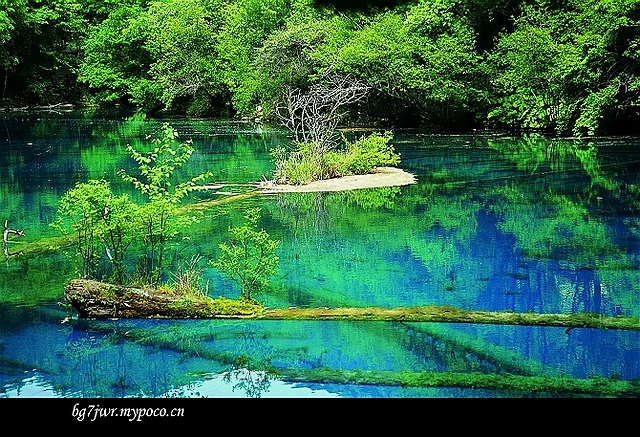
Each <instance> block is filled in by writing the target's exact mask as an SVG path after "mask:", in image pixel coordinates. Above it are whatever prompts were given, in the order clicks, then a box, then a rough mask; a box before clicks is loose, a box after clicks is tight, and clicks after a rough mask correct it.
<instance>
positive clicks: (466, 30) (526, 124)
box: [0, 0, 640, 135]
mask: <svg viewBox="0 0 640 437" xmlns="http://www.w3.org/2000/svg"><path fill="white" fill-rule="evenodd" d="M639 20H640V2H638V1H636V0H616V1H613V0H570V1H566V2H558V1H554V0H500V1H487V0H405V1H401V0H396V1H370V2H333V1H327V0H315V1H314V0H267V1H258V0H125V1H116V0H0V41H2V45H1V46H0V69H1V72H2V94H1V96H0V98H1V99H2V104H3V106H5V107H12V106H13V107H15V106H21V105H36V104H53V103H61V102H71V103H98V104H101V105H106V104H109V103H119V104H126V105H131V106H133V107H136V108H138V109H140V110H142V111H145V112H151V111H156V110H158V109H164V110H171V111H175V112H177V113H182V114H191V115H203V116H238V117H242V116H246V117H262V118H263V119H266V120H272V121H277V113H276V108H278V107H279V106H282V105H283V104H284V103H285V99H286V96H287V93H290V92H291V91H292V90H294V91H295V92H299V93H301V94H304V93H307V92H308V91H309V90H310V89H315V88H318V87H323V86H326V84H325V83H323V81H324V80H326V78H330V77H337V76H340V77H347V76H348V77H353V78H354V79H356V80H358V81H359V82H361V83H363V84H365V85H366V86H367V87H369V88H370V90H371V91H370V92H369V93H368V95H367V98H366V99H364V100H361V101H358V102H357V103H354V104H353V105H351V107H349V108H348V110H347V115H348V116H347V117H346V118H345V122H351V123H353V122H363V123H372V122H376V123H385V122H386V123H388V124H389V125H392V126H394V125H395V126H402V125H405V126H428V127H433V128H438V129H469V128H504V129H534V130H542V131H549V132H554V133H559V134H570V135H594V134H602V133H615V132H629V131H634V130H635V129H637V128H636V126H637V125H638V124H637V121H638V118H639V113H638V103H640V102H639V97H640V33H639V29H640V27H639V26H638V22H639Z"/></svg>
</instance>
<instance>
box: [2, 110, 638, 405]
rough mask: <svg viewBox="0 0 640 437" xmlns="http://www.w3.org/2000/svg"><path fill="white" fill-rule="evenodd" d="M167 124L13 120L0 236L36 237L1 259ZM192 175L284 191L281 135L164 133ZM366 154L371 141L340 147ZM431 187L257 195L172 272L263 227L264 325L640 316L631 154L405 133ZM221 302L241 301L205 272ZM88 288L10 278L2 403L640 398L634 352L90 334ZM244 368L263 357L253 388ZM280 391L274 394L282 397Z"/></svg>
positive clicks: (569, 144)
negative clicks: (550, 389)
mask: <svg viewBox="0 0 640 437" xmlns="http://www.w3.org/2000/svg"><path fill="white" fill-rule="evenodd" d="M162 121H165V120H161V119H145V118H140V117H127V116H123V115H115V114H102V113H77V112H74V113H65V114H52V113H38V114H17V115H16V114H5V115H4V117H3V127H4V129H0V131H2V132H0V133H1V136H0V140H1V141H2V148H1V149H0V196H1V197H0V219H4V220H9V224H10V227H15V228H20V229H23V230H24V231H25V237H20V238H16V239H13V241H12V242H11V245H10V247H9V249H12V248H13V247H15V248H18V247H20V244H25V243H26V244H28V243H31V242H34V243H35V242H37V241H38V240H39V239H41V238H46V237H52V236H56V235H58V233H57V231H56V230H55V229H53V228H52V227H51V226H50V225H49V224H50V223H51V222H52V221H54V220H55V218H56V215H57V213H56V211H57V207H58V203H59V199H60V196H62V195H63V194H64V193H65V192H66V191H67V190H68V189H69V188H70V187H72V186H73V184H75V183H76V182H84V181H87V180H89V179H98V178H105V179H107V180H109V181H111V182H112V183H113V185H114V187H115V189H117V190H120V191H126V190H130V188H129V187H128V186H127V185H126V184H125V183H124V181H122V180H121V179H120V178H119V177H118V176H117V171H118V170H119V169H120V168H125V169H127V170H131V169H133V168H134V166H133V164H132V162H131V160H130V159H129V157H128V155H127V152H126V146H127V144H130V143H132V144H136V145H137V144H141V143H142V142H143V141H144V138H145V136H146V135H150V134H153V133H155V132H157V131H158V129H159V126H160V125H161V123H162ZM169 121H170V122H171V123H172V125H173V126H174V127H175V128H176V129H177V130H178V131H179V132H180V135H181V138H184V139H186V138H190V139H193V141H194V145H195V147H196V153H195V154H194V155H193V157H192V159H191V160H190V163H189V166H188V169H185V176H191V175H195V174H199V173H200V172H202V171H205V170H211V171H212V172H213V173H214V178H213V179H214V180H213V183H220V184H225V187H224V188H222V189H219V190H210V191H205V192H202V193H199V194H197V195H194V196H193V197H192V198H190V199H188V201H193V202H196V201H203V200H211V199H218V198H224V197H227V196H230V195H232V194H234V193H237V192H242V191H247V190H249V189H250V187H251V184H252V183H253V182H256V181H259V180H261V179H262V178H263V175H264V176H266V177H269V176H270V172H271V171H272V169H273V162H272V161H271V158H270V155H269V150H270V149H271V148H272V147H274V146H277V145H281V144H286V142H287V141H288V138H287V133H286V131H283V130H282V129H278V128H273V127H256V126H253V125H249V124H243V123H237V122H228V121H212V120H189V119H171V120H169ZM346 134H347V135H352V136H355V135H358V134H359V133H358V132H347V133H346ZM393 142H394V146H395V147H396V150H398V151H399V152H400V153H401V159H402V161H401V164H400V167H401V168H403V169H405V170H407V171H409V172H411V173H413V174H414V175H415V176H416V178H417V183H416V184H414V185H410V186H405V187H396V188H382V189H367V190H357V191H351V192H334V193H290V194H278V195H258V196H253V197H250V198H248V199H246V200H242V201H237V202H232V203H229V204H227V205H226V206H224V207H216V208H211V209H210V210H207V211H205V212H204V215H203V216H202V217H201V219H200V222H199V223H198V224H197V225H196V226H194V227H192V228H190V229H189V230H188V232H187V235H186V236H188V237H189V238H188V240H185V241H184V242H183V244H182V245H181V246H180V248H179V250H178V251H176V252H175V253H173V254H172V256H173V258H172V260H173V265H174V266H178V265H180V264H181V263H182V262H184V261H185V260H188V259H190V258H191V257H192V256H193V255H197V254H199V255H202V256H203V258H204V259H205V260H207V259H212V258H214V257H215V256H216V254H217V252H216V251H217V244H218V243H219V242H223V241H225V238H227V237H228V234H227V229H228V227H229V226H233V225H237V224H239V223H241V220H242V212H243V210H244V208H246V207H249V206H259V207H260V208H261V211H262V218H261V220H260V226H262V227H263V228H264V229H265V230H267V231H268V232H269V234H270V235H271V236H272V237H273V238H275V239H278V240H280V242H281V246H280V248H279V250H278V256H279V258H280V270H279V273H278V274H277V275H276V276H274V277H273V278H271V287H270V290H269V292H268V293H266V294H264V295H260V296H258V298H259V300H261V301H262V302H264V303H265V305H267V306H269V307H284V308H286V307H290V306H297V307H337V306H358V307H359V306H382V307H396V306H415V305H451V306H454V307H459V308H464V309H479V310H490V311H504V310H511V311H515V312H528V311H531V312H536V313H575V312H593V313H600V314H606V315H622V316H629V317H639V316H640V280H639V279H640V270H639V269H638V266H639V263H638V255H639V254H640V245H639V236H640V226H639V225H640V223H639V220H638V218H639V216H638V210H639V208H640V202H639V201H640V197H639V193H640V191H639V190H638V185H640V165H639V163H640V150H639V149H638V145H639V144H640V139H639V138H630V137H624V138H601V139H592V140H569V139H553V138H544V137H535V136H525V137H508V136H504V135H498V134H489V133H482V134H474V135H433V134H429V133H425V132H416V131H397V132H394V140H393ZM202 268H203V273H204V282H205V283H206V284H207V286H208V290H209V294H210V295H211V296H213V297H216V296H226V297H234V298H235V297H237V296H238V295H239V289H238V287H237V285H236V284H235V283H233V282H231V281H229V280H228V279H227V278H225V277H224V276H223V275H222V274H221V273H220V272H218V271H216V270H215V269H213V268H211V267H210V266H208V265H206V263H205V264H204V265H203V266H202ZM74 275H75V271H74V265H73V263H72V261H71V260H70V258H69V257H68V256H66V255H65V253H64V252H63V251H56V252H53V253H50V254H47V255H43V256H39V257H21V256H18V255H15V256H10V257H9V258H7V259H4V258H3V264H2V266H0V397H8V398H16V397H114V398H121V397H249V396H253V397H257V396H260V397H349V398H371V397H528V396H545V395H548V394H546V393H542V394H532V393H522V392H517V391H510V392H506V391H492V390H483V389H475V390H471V389H464V390H463V389H456V388H433V389H418V388H411V387H400V386H370V385H364V384H335V383H331V384H327V383H314V382H295V383H293V382H287V381H285V380H282V379H278V377H277V376H276V377H275V379H265V378H266V376H267V374H265V373H264V369H266V368H269V369H273V368H275V369H302V370H312V369H325V368H326V369H334V370H341V371H349V370H373V371H414V372H420V371H436V372H484V373H491V374H501V373H511V374H521V375H531V376H535V375H541V376H549V377H563V376H566V377H574V378H589V377H593V376H602V377H606V378H616V379H622V380H636V379H638V378H640V333H639V332H637V331H618V330H597V329H571V330H568V331H567V330H566V329H564V328H551V327H527V326H498V325H473V324H434V323H391V322H333V321H332V322H328V321H313V322H312V321H218V320H101V321H96V320H83V319H79V318H78V317H77V314H75V313H74V311H73V310H72V309H71V308H69V307H68V306H67V305H65V302H64V296H63V289H64V285H65V284H66V282H67V281H68V280H69V279H71V278H73V277H74ZM238 357H249V361H248V362H249V365H248V366H247V368H238V367H237V358H238ZM268 376H272V375H268Z"/></svg>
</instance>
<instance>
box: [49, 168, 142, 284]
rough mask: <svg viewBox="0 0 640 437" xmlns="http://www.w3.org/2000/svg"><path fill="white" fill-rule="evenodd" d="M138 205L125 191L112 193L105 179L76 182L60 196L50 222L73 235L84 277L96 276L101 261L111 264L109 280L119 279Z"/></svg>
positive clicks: (133, 234) (134, 230) (132, 236)
mask: <svg viewBox="0 0 640 437" xmlns="http://www.w3.org/2000/svg"><path fill="white" fill-rule="evenodd" d="M137 214H138V209H137V207H136V205H135V204H134V203H133V202H132V201H131V200H130V199H129V197H128V196H127V195H121V196H115V195H114V194H113V193H112V191H111V187H110V185H109V183H108V182H107V181H105V180H99V181H97V180H92V181H89V182H83V183H77V184H76V185H75V186H74V187H73V188H72V189H70V190H69V191H68V192H67V193H65V194H64V195H63V196H62V199H61V200H60V205H59V207H58V219H57V220H56V222H54V223H53V226H54V227H56V228H57V229H59V230H60V231H62V232H63V233H66V232H67V230H68V229H69V228H70V229H71V230H72V231H73V232H74V233H75V235H76V237H77V239H76V243H75V255H76V257H77V258H78V260H79V263H78V265H79V269H78V270H79V271H78V273H79V274H80V275H81V276H82V277H83V278H99V277H100V276H101V274H104V273H103V272H101V271H100V265H101V262H102V261H103V260H104V259H105V258H106V259H107V261H108V262H109V263H110V264H111V265H112V266H113V277H112V280H113V281H115V282H117V283H122V281H123V280H124V276H125V264H124V261H125V254H126V252H127V249H128V248H129V246H130V245H131V243H132V242H133V241H134V240H135V239H136V238H137V236H138V233H139V228H138V216H137Z"/></svg>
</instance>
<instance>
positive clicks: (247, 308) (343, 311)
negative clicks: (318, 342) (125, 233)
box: [65, 279, 640, 331]
mask: <svg viewBox="0 0 640 437" xmlns="http://www.w3.org/2000/svg"><path fill="white" fill-rule="evenodd" d="M65 298H66V299H67V301H68V302H69V303H71V305H72V306H73V307H74V308H75V309H76V310H77V311H78V313H79V315H80V317H83V318H160V317H164V318H243V319H247V318H254V319H260V320H351V321H359V320H379V321H380V320H382V321H400V322H448V323H481V324H501V325H531V326H557V327H565V328H568V329H572V328H597V329H624V330H636V331H638V330H640V320H638V319H637V318H632V317H612V316H605V315H601V314H592V313H577V314H535V313H514V312H510V311H475V310H463V309H459V308H454V307H450V306H421V307H400V308H379V307H368V308H282V309H268V310H267V309H264V308H263V307H262V306H260V305H259V304H256V303H253V302H243V301H240V300H234V299H224V298H217V299H212V298H210V297H206V296H200V295H188V296H185V295H181V294H178V293H174V292H171V291H164V290H150V289H141V288H134V287H124V286H118V285H112V284H106V283H102V282H97V281H90V280H83V279H75V280H73V281H71V282H70V283H69V284H68V285H67V287H66V288H65Z"/></svg>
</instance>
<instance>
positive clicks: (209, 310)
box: [64, 279, 263, 319]
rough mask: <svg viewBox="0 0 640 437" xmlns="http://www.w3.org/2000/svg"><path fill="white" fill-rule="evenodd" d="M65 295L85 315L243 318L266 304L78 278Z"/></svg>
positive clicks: (258, 311) (71, 282)
mask: <svg viewBox="0 0 640 437" xmlns="http://www.w3.org/2000/svg"><path fill="white" fill-rule="evenodd" d="M64 291H65V299H66V300H67V302H69V303H70V304H71V305H72V306H73V307H74V308H75V309H76V310H77V311H78V315H79V316H80V317H82V318H90V319H105V318H125V319H126V318H140V319H145V318H176V319H191V318H229V317H232V318H242V317H247V316H255V315H256V314H258V313H260V312H262V311H263V308H262V306H260V305H258V304H255V303H252V302H243V301H239V300H235V299H224V298H218V299H212V298H210V297H207V296H202V295H198V294H186V295H185V294H181V293H177V292H175V291H173V290H169V289H167V290H164V289H146V288H136V287H125V286H123V285H114V284H108V283H104V282H98V281H92V280H86V279H74V280H72V281H70V282H69V284H67V286H66V287H65V290H64Z"/></svg>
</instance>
